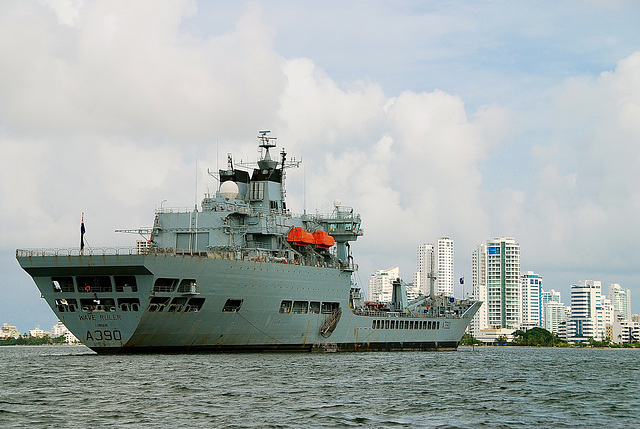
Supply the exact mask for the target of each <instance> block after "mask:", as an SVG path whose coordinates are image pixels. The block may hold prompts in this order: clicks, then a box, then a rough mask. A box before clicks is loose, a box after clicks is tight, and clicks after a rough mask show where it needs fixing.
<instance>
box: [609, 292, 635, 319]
mask: <svg viewBox="0 0 640 429" xmlns="http://www.w3.org/2000/svg"><path fill="white" fill-rule="evenodd" d="M607 297H608V298H609V300H610V301H611V306H612V307H613V314H614V315H613V317H614V320H626V321H629V322H630V321H631V291H630V290H629V289H622V287H620V285H619V284H618V283H610V284H609V294H608V295H607Z"/></svg>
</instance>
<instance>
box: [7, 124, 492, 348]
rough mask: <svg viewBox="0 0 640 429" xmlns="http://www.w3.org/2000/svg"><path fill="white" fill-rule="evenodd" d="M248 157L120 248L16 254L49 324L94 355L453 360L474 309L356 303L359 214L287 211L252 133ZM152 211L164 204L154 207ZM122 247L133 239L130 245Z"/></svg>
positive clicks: (294, 163)
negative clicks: (281, 354) (414, 354)
mask: <svg viewBox="0 0 640 429" xmlns="http://www.w3.org/2000/svg"><path fill="white" fill-rule="evenodd" d="M258 139H259V140H258V147H259V152H260V155H259V157H258V160H257V162H254V163H248V162H247V163H243V162H239V163H236V162H234V161H233V157H232V155H231V154H229V155H228V159H227V166H226V168H222V169H219V170H218V171H217V172H213V173H212V172H209V174H211V175H212V176H214V177H215V178H216V179H217V180H218V182H217V183H218V190H217V191H216V193H215V195H211V194H209V193H205V194H204V197H203V199H202V202H201V204H200V208H198V206H197V204H196V205H195V207H194V208H193V209H175V208H167V207H164V204H161V205H160V207H159V208H156V209H155V217H154V220H153V225H152V226H151V227H145V228H137V229H128V230H127V229H125V230H117V231H116V232H121V233H133V234H138V235H139V237H141V238H142V239H138V240H137V241H136V245H135V246H130V247H110V248H109V247H106V248H88V246H86V247H85V246H84V241H83V236H84V232H85V229H84V216H83V221H82V223H81V246H80V248H49V249H17V250H16V258H17V260H18V262H19V264H20V266H21V267H22V268H23V269H24V270H25V271H26V272H27V273H28V274H29V275H30V276H31V277H32V278H33V280H34V282H35V284H36V286H37V287H38V289H39V290H40V292H41V297H42V298H44V299H45V300H46V302H47V304H48V305H49V306H50V307H51V309H52V310H53V312H54V313H55V315H56V316H57V317H58V319H59V320H60V321H61V322H62V323H64V325H65V326H66V327H67V328H68V329H69V330H70V331H71V332H72V333H73V334H74V335H75V336H76V337H77V338H78V339H79V340H80V341H81V342H82V343H83V344H85V345H86V346H87V347H89V348H90V349H92V350H94V351H95V352H97V353H98V354H114V353H171V352H180V353H181V352H235V351H253V352H269V351H322V352H333V351H338V352H342V351H375V350H385V351H391V350H456V349H457V347H458V345H459V344H460V341H461V338H462V336H463V334H464V332H465V330H466V329H467V327H468V326H469V324H470V322H471V320H472V318H473V316H474V314H475V313H476V311H477V310H478V308H479V307H480V305H481V302H480V301H476V300H472V299H455V298H453V297H447V296H441V295H437V294H435V293H434V288H433V279H434V278H435V276H431V287H430V291H429V294H428V295H427V294H425V295H418V297H417V298H415V299H411V300H408V299H407V293H406V288H405V284H404V283H403V282H402V280H401V279H399V278H398V279H395V280H393V283H392V287H393V293H392V299H391V302H387V303H377V302H369V301H365V300H364V297H363V293H362V290H361V287H360V286H359V285H358V283H357V281H356V280H355V276H354V273H356V272H357V270H358V265H357V264H356V263H355V262H354V258H353V255H352V254H351V249H350V244H349V243H350V242H353V241H355V240H357V239H358V238H359V237H361V236H363V234H364V230H363V228H361V216H360V214H357V213H355V212H354V210H353V208H352V207H348V206H345V205H342V204H341V203H340V201H338V200H336V201H334V205H333V206H334V208H333V211H332V212H331V213H327V214H320V213H317V212H316V213H313V214H307V213H306V211H304V213H303V214H293V213H292V212H291V210H290V209H289V208H288V207H287V205H286V201H285V195H286V193H285V176H286V174H285V171H286V170H287V169H289V168H295V167H299V165H300V163H301V161H298V160H296V159H295V158H293V159H288V158H287V153H286V152H285V150H284V149H283V150H282V151H281V152H280V153H279V156H277V155H276V156H275V159H274V158H272V153H271V152H270V150H273V149H274V148H275V147H276V143H275V140H276V138H275V137H272V136H271V134H270V132H269V131H260V132H259V133H258ZM163 203H164V202H163ZM132 241H133V240H132Z"/></svg>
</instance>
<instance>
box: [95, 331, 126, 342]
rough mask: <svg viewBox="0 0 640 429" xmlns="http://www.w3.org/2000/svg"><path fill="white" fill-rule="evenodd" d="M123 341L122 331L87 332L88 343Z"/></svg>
mask: <svg viewBox="0 0 640 429" xmlns="http://www.w3.org/2000/svg"><path fill="white" fill-rule="evenodd" d="M89 340H91V341H103V340H106V341H112V340H115V341H121V340H122V333H121V332H120V331H118V330H117V329H115V330H113V331H99V330H96V331H93V332H91V331H87V341H89Z"/></svg>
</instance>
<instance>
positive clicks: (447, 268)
mask: <svg viewBox="0 0 640 429" xmlns="http://www.w3.org/2000/svg"><path fill="white" fill-rule="evenodd" d="M453 257H454V251H453V240H452V239H450V238H449V237H440V238H438V239H437V240H436V242H435V243H434V244H422V245H420V246H418V273H417V277H419V280H418V281H417V282H416V281H414V284H418V283H419V284H420V290H421V292H422V293H423V294H424V295H429V289H430V285H431V282H430V275H431V273H433V275H434V276H435V282H434V286H435V293H436V295H445V296H453V295H454V285H455V280H454V272H453V270H454V265H453Z"/></svg>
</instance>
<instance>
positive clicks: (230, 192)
mask: <svg viewBox="0 0 640 429" xmlns="http://www.w3.org/2000/svg"><path fill="white" fill-rule="evenodd" d="M239 192H240V189H239V188H238V185H237V184H236V182H233V181H231V180H227V181H226V182H224V183H223V184H222V185H220V196H222V197H224V198H227V199H230V200H232V199H235V197H237V196H238V193H239Z"/></svg>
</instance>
